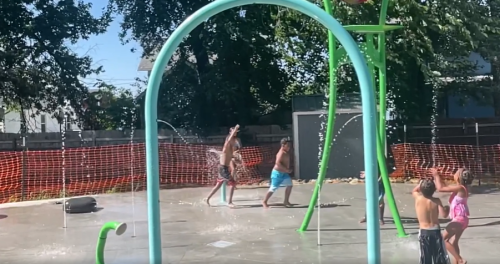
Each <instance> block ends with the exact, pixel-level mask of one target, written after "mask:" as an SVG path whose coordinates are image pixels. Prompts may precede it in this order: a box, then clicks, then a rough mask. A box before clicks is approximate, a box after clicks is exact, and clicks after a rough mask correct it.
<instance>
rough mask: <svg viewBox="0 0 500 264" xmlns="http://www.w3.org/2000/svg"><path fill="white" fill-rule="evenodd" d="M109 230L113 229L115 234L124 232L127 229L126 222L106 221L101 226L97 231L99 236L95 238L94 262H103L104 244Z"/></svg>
mask: <svg viewBox="0 0 500 264" xmlns="http://www.w3.org/2000/svg"><path fill="white" fill-rule="evenodd" d="M111 230H114V231H115V234H116V235H117V236H121V235H123V233H125V231H127V224H125V223H120V222H107V223H105V224H104V225H103V226H102V228H101V231H100V232H99V238H98V239H97V248H96V253H95V263H96V264H104V247H105V246H106V239H107V238H108V232H109V231H111Z"/></svg>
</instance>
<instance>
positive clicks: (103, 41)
mask: <svg viewBox="0 0 500 264" xmlns="http://www.w3.org/2000/svg"><path fill="white" fill-rule="evenodd" d="M85 2H91V3H92V4H93V7H92V13H93V14H94V15H95V16H99V15H100V14H101V13H102V9H103V8H104V7H105V6H106V5H107V1H102V0H100V1H97V0H85ZM121 21H122V18H121V17H116V18H115V20H114V21H113V23H112V24H111V25H110V27H109V28H108V31H107V32H106V33H104V34H101V35H98V36H93V37H91V38H90V39H89V40H81V41H80V42H78V44H77V45H75V46H74V47H73V50H74V51H75V52H77V53H78V54H81V55H83V54H88V55H90V56H91V57H92V58H93V60H94V63H96V64H97V65H102V66H103V67H104V70H105V72H104V73H102V74H100V75H99V76H92V77H89V78H87V79H86V80H85V81H86V82H92V81H95V79H96V78H99V79H102V80H104V81H106V82H108V83H110V84H114V85H116V86H118V87H123V88H130V84H132V83H134V78H136V77H144V76H146V73H144V72H138V71H137V67H138V66H139V62H140V60H141V54H142V49H141V48H140V46H139V44H138V43H136V42H131V43H128V44H126V45H122V44H121V42H120V39H119V38H118V33H119V32H120V22H121ZM133 48H136V49H137V51H136V52H134V53H132V52H131V49H133Z"/></svg>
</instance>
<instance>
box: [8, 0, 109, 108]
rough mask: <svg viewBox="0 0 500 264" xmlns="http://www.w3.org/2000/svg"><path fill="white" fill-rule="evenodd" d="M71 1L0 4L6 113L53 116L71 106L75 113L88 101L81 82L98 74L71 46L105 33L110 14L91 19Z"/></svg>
mask: <svg viewBox="0 0 500 264" xmlns="http://www.w3.org/2000/svg"><path fill="white" fill-rule="evenodd" d="M90 9H91V4H90V3H84V2H80V1H79V2H75V1H73V0H61V1H55V0H18V1H2V2H1V3H0V65H1V69H2V70H1V71H0V97H1V98H2V99H3V102H4V103H5V104H6V105H7V106H8V107H9V108H19V109H23V108H24V109H37V110H38V111H44V112H53V111H54V110H56V109H57V108H58V107H61V106H63V105H66V102H68V101H69V102H70V104H71V106H73V108H74V109H75V110H79V109H80V108H81V102H82V100H83V98H85V97H86V95H87V87H86V86H85V85H84V84H83V83H82V81H81V78H85V77H86V76H88V75H91V74H97V73H99V72H101V71H102V69H101V68H100V67H94V66H93V62H92V59H91V58H90V57H89V56H80V55H78V54H76V53H75V52H73V51H72V50H71V48H70V47H71V45H72V44H75V43H76V42H77V41H78V40H80V39H88V38H89V37H90V36H91V35H95V34H100V33H104V32H105V30H106V28H107V26H108V25H109V23H110V21H111V16H110V12H105V13H103V15H102V16H101V17H94V16H92V14H91V13H90Z"/></svg>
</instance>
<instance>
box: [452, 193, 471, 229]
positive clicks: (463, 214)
mask: <svg viewBox="0 0 500 264" xmlns="http://www.w3.org/2000/svg"><path fill="white" fill-rule="evenodd" d="M461 187H462V188H464V190H465V196H466V197H465V198H463V197H459V196H458V195H457V193H452V194H451V196H450V200H449V203H450V215H449V217H450V219H451V222H456V223H459V224H461V225H462V228H463V229H465V228H467V226H469V206H468V205H467V198H468V197H469V193H468V192H467V188H465V187H464V186H461Z"/></svg>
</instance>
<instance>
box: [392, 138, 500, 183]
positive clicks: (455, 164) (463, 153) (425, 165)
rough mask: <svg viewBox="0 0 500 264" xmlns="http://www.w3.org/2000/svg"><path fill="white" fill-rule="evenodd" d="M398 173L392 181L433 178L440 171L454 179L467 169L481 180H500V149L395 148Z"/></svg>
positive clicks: (486, 147)
mask: <svg viewBox="0 0 500 264" xmlns="http://www.w3.org/2000/svg"><path fill="white" fill-rule="evenodd" d="M392 154H393V157H394V165H395V171H394V172H393V173H392V174H391V177H398V178H399V177H405V178H422V177H430V176H431V175H430V173H429V169H430V168H432V167H436V168H437V169H438V170H439V171H441V173H442V174H443V175H444V177H446V178H448V179H451V177H452V175H453V174H454V173H455V172H456V171H457V169H459V168H467V169H469V170H470V171H471V172H472V173H473V174H474V175H475V178H476V179H479V180H494V181H497V180H498V179H500V145H488V146H472V145H444V144H436V145H430V144H415V143H407V144H398V145H393V146H392Z"/></svg>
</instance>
